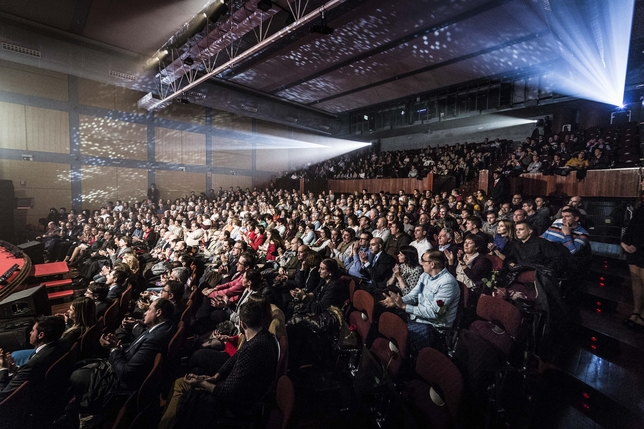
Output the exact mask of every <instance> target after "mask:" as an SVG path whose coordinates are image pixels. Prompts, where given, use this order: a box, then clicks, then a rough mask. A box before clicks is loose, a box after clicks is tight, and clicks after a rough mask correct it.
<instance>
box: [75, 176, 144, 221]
mask: <svg viewBox="0 0 644 429" xmlns="http://www.w3.org/2000/svg"><path fill="white" fill-rule="evenodd" d="M81 189H82V193H81V195H82V198H83V208H87V209H92V210H94V209H98V208H100V207H102V206H104V205H105V203H107V202H108V201H116V200H117V199H118V177H117V173H116V167H104V166H99V165H83V166H82V167H81ZM146 189H147V187H146Z"/></svg>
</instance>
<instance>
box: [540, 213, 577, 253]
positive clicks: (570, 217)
mask: <svg viewBox="0 0 644 429" xmlns="http://www.w3.org/2000/svg"><path fill="white" fill-rule="evenodd" d="M580 217H581V213H580V212H579V210H577V209H576V208H571V207H568V208H564V209H563V210H562V211H561V219H557V220H555V221H554V223H553V224H552V225H551V226H550V228H548V229H547V230H546V232H544V233H543V235H542V237H543V238H545V239H546V240H548V241H551V242H553V243H562V244H563V245H564V246H566V249H568V250H569V251H570V253H571V254H573V255H575V254H578V253H579V252H580V251H581V250H582V249H583V248H584V246H587V245H588V231H586V230H585V229H584V228H583V227H582V226H581V225H580V224H579V218H580Z"/></svg>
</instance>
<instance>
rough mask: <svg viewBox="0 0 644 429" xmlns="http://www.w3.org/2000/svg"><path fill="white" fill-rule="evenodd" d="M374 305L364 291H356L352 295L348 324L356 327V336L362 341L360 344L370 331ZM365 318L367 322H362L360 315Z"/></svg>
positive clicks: (370, 297) (371, 297) (372, 300)
mask: <svg viewBox="0 0 644 429" xmlns="http://www.w3.org/2000/svg"><path fill="white" fill-rule="evenodd" d="M374 305H375V302H374V299H373V296H372V295H371V294H370V293H369V292H367V291H364V290H357V291H356V292H355V293H354V295H353V307H354V308H355V310H354V311H352V312H351V314H349V324H351V325H356V328H357V332H358V335H360V339H361V340H362V344H364V343H365V340H366V339H367V334H369V330H370V329H371V324H372V323H373V307H374ZM363 314H365V315H366V316H367V320H363V318H362V315H363Z"/></svg>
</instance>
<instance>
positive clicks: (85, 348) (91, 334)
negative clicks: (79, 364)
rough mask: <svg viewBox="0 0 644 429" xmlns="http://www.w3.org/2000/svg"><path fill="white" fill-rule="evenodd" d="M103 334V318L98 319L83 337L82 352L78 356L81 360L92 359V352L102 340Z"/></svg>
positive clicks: (81, 342) (81, 340)
mask: <svg viewBox="0 0 644 429" xmlns="http://www.w3.org/2000/svg"><path fill="white" fill-rule="evenodd" d="M102 332H103V318H100V319H98V321H97V322H96V323H95V324H94V326H92V327H91V328H89V329H88V330H87V331H85V333H84V334H83V336H82V337H81V338H80V341H79V343H80V350H79V351H78V355H79V357H80V358H81V359H85V358H88V357H90V353H91V351H92V350H93V349H94V346H95V345H96V343H98V340H99V339H100V338H101V333H102Z"/></svg>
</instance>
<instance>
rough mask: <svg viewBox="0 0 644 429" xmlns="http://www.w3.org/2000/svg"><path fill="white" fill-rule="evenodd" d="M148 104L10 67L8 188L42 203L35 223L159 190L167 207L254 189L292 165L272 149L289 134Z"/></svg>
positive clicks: (3, 133)
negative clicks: (208, 194)
mask: <svg viewBox="0 0 644 429" xmlns="http://www.w3.org/2000/svg"><path fill="white" fill-rule="evenodd" d="M142 95H143V94H142V93H138V92H136V91H132V90H129V89H125V88H121V87H116V86H112V85H106V84H102V83H98V82H94V81H91V80H87V79H82V78H76V77H72V76H67V75H64V74H60V73H54V72H50V71H45V70H40V69H38V68H33V67H29V66H24V65H18V64H15V63H11V62H6V61H0V179H7V180H12V181H13V183H14V188H15V190H16V194H17V196H18V197H30V198H33V199H34V207H33V209H31V210H28V211H27V214H26V222H27V223H31V224H36V223H37V221H38V219H39V218H42V217H45V216H46V215H47V213H48V211H49V208H50V207H56V208H60V207H66V208H68V209H69V208H70V207H74V208H76V209H81V208H89V209H95V208H99V207H101V206H102V205H104V204H105V202H106V201H108V200H112V201H115V200H117V199H121V200H126V201H132V202H133V201H138V200H142V199H144V198H145V197H146V190H147V188H148V186H149V184H150V183H156V184H157V187H158V188H159V190H160V191H161V195H162V197H164V198H177V197H180V196H182V195H185V194H188V193H190V191H195V192H204V191H206V189H209V188H211V187H214V188H218V187H220V186H221V187H223V188H225V189H227V188H229V187H230V186H233V187H237V186H239V187H241V188H242V189H244V188H247V187H248V188H250V187H252V186H253V185H254V184H255V183H256V182H258V183H259V182H264V181H266V180H267V179H269V178H270V177H271V176H272V175H274V174H275V173H277V172H279V171H283V170H286V169H287V168H288V167H289V165H290V160H289V159H290V157H289V150H287V149H279V148H277V149H275V148H271V137H273V136H274V137H283V138H289V137H290V136H292V135H293V131H292V129H290V128H288V127H285V126H281V125H275V124H270V123H266V122H262V121H257V120H254V119H250V118H246V117H241V116H236V115H233V114H230V113H227V112H220V111H216V110H213V109H209V108H205V107H201V106H197V105H192V104H190V105H184V104H173V105H171V106H169V107H167V108H165V109H163V110H160V111H155V112H147V111H145V110H142V109H139V108H138V107H137V100H138V99H139V98H141V96H142ZM258 137H262V138H261V142H260V143H258ZM24 157H31V158H32V161H26V160H23V158H24ZM20 214H21V216H19V218H20V219H21V222H22V224H23V225H22V226H23V227H24V222H25V221H24V219H25V215H24V212H21V213H20ZM18 229H21V228H18Z"/></svg>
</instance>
